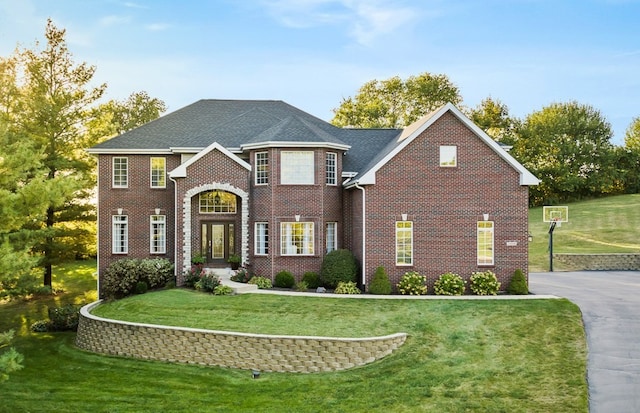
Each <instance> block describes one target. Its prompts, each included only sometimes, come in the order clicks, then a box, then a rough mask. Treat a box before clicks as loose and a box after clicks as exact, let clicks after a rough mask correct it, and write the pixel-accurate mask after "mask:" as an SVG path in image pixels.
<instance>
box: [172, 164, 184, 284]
mask: <svg viewBox="0 0 640 413" xmlns="http://www.w3.org/2000/svg"><path fill="white" fill-rule="evenodd" d="M169 180H170V181H171V182H173V275H174V277H175V279H176V280H175V281H176V284H177V282H178V247H179V246H178V205H180V204H181V203H180V201H179V200H178V182H176V180H175V179H173V178H172V177H171V175H169ZM183 262H184V257H183ZM183 271H184V269H183Z"/></svg>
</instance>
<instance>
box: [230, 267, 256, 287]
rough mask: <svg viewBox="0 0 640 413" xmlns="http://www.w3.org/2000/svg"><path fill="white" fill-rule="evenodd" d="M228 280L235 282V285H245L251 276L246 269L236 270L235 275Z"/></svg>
mask: <svg viewBox="0 0 640 413" xmlns="http://www.w3.org/2000/svg"><path fill="white" fill-rule="evenodd" d="M229 279H230V280H231V281H235V282H237V283H245V284H246V283H248V282H249V280H250V279H251V275H250V274H249V272H248V271H247V270H246V269H244V268H240V269H239V270H236V271H235V274H233V275H232V276H231V277H230V278H229Z"/></svg>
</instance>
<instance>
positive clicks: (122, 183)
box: [112, 157, 129, 188]
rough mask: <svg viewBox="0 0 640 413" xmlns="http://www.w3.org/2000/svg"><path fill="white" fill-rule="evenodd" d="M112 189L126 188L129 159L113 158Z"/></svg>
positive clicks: (127, 184)
mask: <svg viewBox="0 0 640 413" xmlns="http://www.w3.org/2000/svg"><path fill="white" fill-rule="evenodd" d="M112 186H113V187H114V188H127V187H128V186H129V159H128V158H123V157H115V158H113V179H112Z"/></svg>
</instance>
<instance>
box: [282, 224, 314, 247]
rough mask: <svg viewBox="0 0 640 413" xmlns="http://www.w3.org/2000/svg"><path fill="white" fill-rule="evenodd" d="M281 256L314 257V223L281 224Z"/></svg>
mask: <svg viewBox="0 0 640 413" xmlns="http://www.w3.org/2000/svg"><path fill="white" fill-rule="evenodd" d="M280 241H281V242H280V254H281V255H313V253H314V246H313V222H282V223H281V224H280Z"/></svg>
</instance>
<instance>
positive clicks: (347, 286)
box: [333, 281, 360, 294]
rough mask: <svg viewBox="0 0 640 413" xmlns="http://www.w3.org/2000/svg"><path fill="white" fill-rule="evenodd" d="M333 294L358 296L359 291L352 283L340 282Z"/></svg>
mask: <svg viewBox="0 0 640 413" xmlns="http://www.w3.org/2000/svg"><path fill="white" fill-rule="evenodd" d="M333 292H334V293H336V294H360V289H359V288H358V286H357V285H356V283H355V282H353V281H340V282H339V283H338V285H337V286H336V289H335V290H334V291H333Z"/></svg>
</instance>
